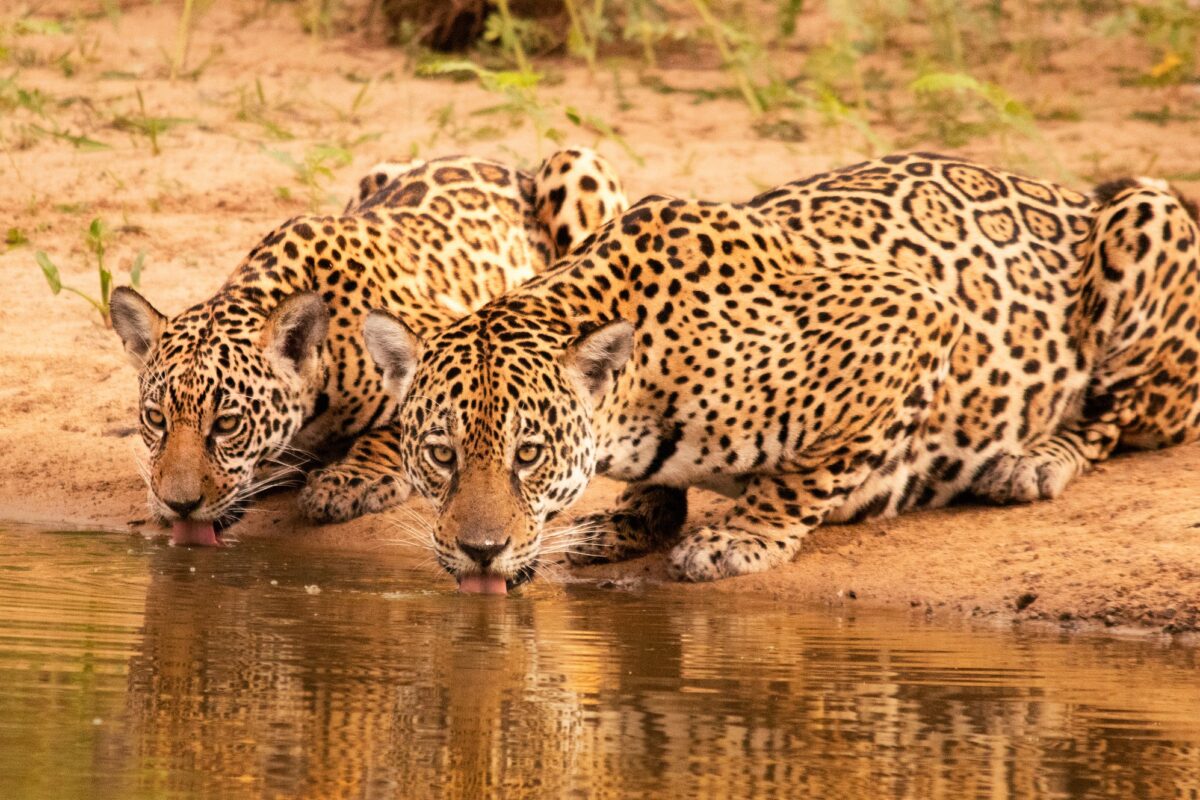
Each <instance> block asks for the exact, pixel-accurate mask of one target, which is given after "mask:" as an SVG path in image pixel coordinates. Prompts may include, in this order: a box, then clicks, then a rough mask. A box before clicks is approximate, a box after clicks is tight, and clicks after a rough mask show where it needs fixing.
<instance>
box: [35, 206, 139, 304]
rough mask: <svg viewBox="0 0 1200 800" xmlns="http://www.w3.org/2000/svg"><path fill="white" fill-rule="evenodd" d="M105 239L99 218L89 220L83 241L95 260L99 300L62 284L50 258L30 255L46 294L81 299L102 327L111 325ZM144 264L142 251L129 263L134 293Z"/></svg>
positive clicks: (106, 227)
mask: <svg viewBox="0 0 1200 800" xmlns="http://www.w3.org/2000/svg"><path fill="white" fill-rule="evenodd" d="M108 238H109V230H108V226H107V225H105V224H104V221H103V220H102V219H100V218H99V217H96V218H95V219H93V220H92V222H91V224H90V225H88V227H87V231H86V233H85V236H84V240H85V243H86V246H87V249H88V251H89V252H90V253H91V254H92V255H93V256H94V257H95V259H96V272H97V274H98V275H99V278H100V293H99V297H92V296H91V295H89V294H87V293H86V292H83V291H80V290H79V289H76V288H75V287H74V286H68V285H67V284H65V283H63V282H62V275H61V273H60V272H59V270H58V267H57V266H55V264H54V262H53V261H51V260H50V257H49V256H48V255H46V253H45V252H44V251H42V250H38V251H37V252H36V253H34V260H35V261H36V262H37V265H38V266H39V267H40V268H41V270H42V275H43V276H45V278H46V283H47V284H48V285H49V286H50V292H51V293H52V294H55V295H57V294H59V293H61V292H64V291H66V292H70V293H72V294H75V295H78V296H79V297H82V298H83V299H84V300H86V301H87V302H88V303H90V304H91V306H92V307H93V308H95V309H96V311H97V313H99V314H100V317H101V319H103V321H104V324H105V325H111V324H112V323H111V320H110V319H109V298H110V296H111V294H112V272H111V271H110V270H109V269H108V267H107V266H105V263H104V256H105V253H106V252H107V250H108ZM145 262H146V251H145V250H142V251H139V252H138V254H137V256H136V258H134V260H133V263H132V264H131V265H130V268H129V283H130V285H131V286H133V287H134V288H135V289H136V288H138V287H139V286H140V285H141V282H142V269H143V267H144V266H145Z"/></svg>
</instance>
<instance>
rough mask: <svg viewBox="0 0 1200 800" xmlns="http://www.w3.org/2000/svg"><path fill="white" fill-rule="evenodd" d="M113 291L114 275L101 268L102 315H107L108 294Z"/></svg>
mask: <svg viewBox="0 0 1200 800" xmlns="http://www.w3.org/2000/svg"><path fill="white" fill-rule="evenodd" d="M111 289H112V273H111V272H109V271H108V270H107V269H105V268H104V267H101V268H100V307H101V310H102V313H107V309H108V294H109V291H110V290H111Z"/></svg>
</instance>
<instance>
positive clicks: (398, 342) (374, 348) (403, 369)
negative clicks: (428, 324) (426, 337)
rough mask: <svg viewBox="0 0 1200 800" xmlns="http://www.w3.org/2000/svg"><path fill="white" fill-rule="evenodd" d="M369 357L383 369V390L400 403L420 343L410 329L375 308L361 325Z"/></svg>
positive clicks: (422, 344) (411, 373)
mask: <svg viewBox="0 0 1200 800" xmlns="http://www.w3.org/2000/svg"><path fill="white" fill-rule="evenodd" d="M363 339H365V340H366V342H367V350H368V351H370V353H371V358H373V359H375V363H376V364H378V365H379V368H380V369H381V370H383V387H384V388H385V389H387V390H388V393H389V394H391V395H392V398H393V399H394V400H396V401H397V402H400V401H401V400H403V399H404V398H405V397H406V396H407V395H408V390H409V388H410V387H411V386H412V381H413V375H415V374H416V372H417V361H418V360H419V359H420V358H421V350H422V349H424V346H425V345H424V343H423V342H422V341H421V337H420V336H417V335H416V334H415V333H413V332H412V329H411V328H409V327H408V326H407V325H405V324H404V323H403V322H401V321H400V320H399V319H397V318H396V317H393V316H392V315H391V314H389V313H388V312H386V311H382V310H380V309H375V310H374V311H372V312H371V313H370V314H368V315H367V321H366V322H364V323H363Z"/></svg>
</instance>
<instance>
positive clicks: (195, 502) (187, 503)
mask: <svg viewBox="0 0 1200 800" xmlns="http://www.w3.org/2000/svg"><path fill="white" fill-rule="evenodd" d="M163 502H164V503H166V505H167V508H169V509H171V510H172V511H174V512H175V513H176V514H178V515H179V518H180V519H187V518H188V515H189V514H191V513H192V512H193V511H195V510H196V509H197V508H199V507H200V504H201V503H203V502H204V498H203V497H197V498H194V499H192V500H163Z"/></svg>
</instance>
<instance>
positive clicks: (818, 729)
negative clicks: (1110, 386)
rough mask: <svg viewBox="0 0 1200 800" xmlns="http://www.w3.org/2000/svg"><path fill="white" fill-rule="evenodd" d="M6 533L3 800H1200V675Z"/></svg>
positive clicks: (955, 635) (210, 553) (1126, 661)
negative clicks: (494, 594) (476, 592)
mask: <svg viewBox="0 0 1200 800" xmlns="http://www.w3.org/2000/svg"><path fill="white" fill-rule="evenodd" d="M418 560H419V559H418V557H416V556H414V554H413V553H412V551H407V550H404V549H402V548H395V549H389V548H383V549H381V550H380V551H379V552H371V553H355V554H339V553H335V552H321V553H314V552H311V551H310V552H305V553H302V554H301V553H299V552H297V551H295V550H294V549H290V548H289V547H288V546H287V544H286V542H282V541H275V542H261V541H258V542H247V543H243V544H241V545H239V546H236V547H231V548H225V549H222V550H188V549H184V548H172V547H169V546H166V544H165V543H163V542H157V541H146V540H144V539H142V538H140V537H136V536H127V535H118V534H94V533H79V532H74V533H56V532H45V531H34V530H30V529H27V528H22V527H16V526H10V527H8V528H0V798H56V799H57V798H176V797H179V798H182V797H225V796H228V797H250V798H258V797H262V798H274V797H313V798H334V797H354V798H376V797H378V798H391V797H453V798H480V797H513V798H526V797H531V798H532V797H552V798H558V797H578V798H618V797H622V798H623V797H645V798H699V797H711V798H725V797H743V796H744V797H764V798H798V797H826V798H878V797H911V798H954V799H955V800H958V799H960V798H1015V797H1063V798H1066V797H1071V798H1077V797H1078V798H1083V797H1111V798H1136V797H1154V798H1159V797H1161V798H1196V797H1197V796H1198V792H1200V663H1198V662H1200V654H1198V653H1197V651H1196V650H1194V649H1190V648H1187V647H1183V646H1171V645H1168V644H1165V643H1163V642H1161V641H1157V640H1155V641H1150V640H1121V639H1115V638H1105V637H1090V636H1067V635H1065V634H1064V635H1061V636H1060V635H1053V634H1045V633H1013V632H1009V631H996V630H968V629H965V628H959V629H946V628H940V627H935V626H933V625H930V624H928V623H925V622H924V621H921V620H914V619H909V618H908V617H907V616H901V615H896V616H892V615H886V614H880V613H874V612H872V613H867V612H858V613H857V614H851V613H849V612H847V611H846V610H845V609H836V610H829V609H821V608H811V607H795V606H787V605H782V604H779V603H773V602H771V601H769V600H767V599H764V598H761V597H759V598H755V597H738V596H735V595H731V594H727V593H726V594H720V595H715V594H709V593H695V592H680V591H678V590H677V589H675V588H674V587H671V586H651V587H643V588H637V589H631V590H624V589H614V588H604V587H601V586H596V585H594V584H588V583H557V584H553V585H552V584H550V583H549V582H542V583H541V584H540V585H535V586H533V587H531V588H530V589H528V590H527V591H525V592H524V593H523V594H521V595H514V596H512V597H509V598H489V597H465V596H459V595H456V594H454V593H453V592H452V591H451V587H452V584H451V583H450V582H449V581H448V580H447V579H446V578H445V577H444V576H438V575H437V574H436V573H435V572H432V571H431V570H430V569H428V568H426V567H422V566H421V565H419V564H417V563H416V562H417V561H418Z"/></svg>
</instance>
